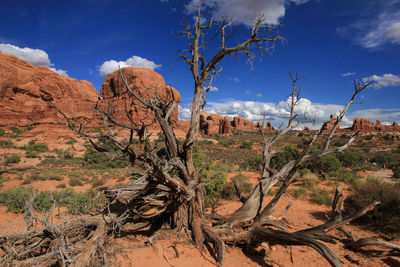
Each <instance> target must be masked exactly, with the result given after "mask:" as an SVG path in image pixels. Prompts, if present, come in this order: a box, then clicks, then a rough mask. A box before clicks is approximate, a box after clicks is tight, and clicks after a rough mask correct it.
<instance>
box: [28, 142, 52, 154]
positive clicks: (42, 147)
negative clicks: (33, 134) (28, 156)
mask: <svg viewBox="0 0 400 267" xmlns="http://www.w3.org/2000/svg"><path fill="white" fill-rule="evenodd" d="M24 148H25V150H26V151H35V152H47V151H49V148H48V147H47V145H46V144H40V143H38V144H36V143H35V141H33V140H32V141H30V142H29V143H28V145H27V146H25V147H24Z"/></svg>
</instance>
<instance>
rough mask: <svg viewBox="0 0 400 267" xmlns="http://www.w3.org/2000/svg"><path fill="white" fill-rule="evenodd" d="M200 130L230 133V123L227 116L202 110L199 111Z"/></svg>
mask: <svg viewBox="0 0 400 267" xmlns="http://www.w3.org/2000/svg"><path fill="white" fill-rule="evenodd" d="M200 130H201V131H202V132H203V133H205V134H230V133H232V125H231V121H230V119H229V118H228V117H226V116H225V117H222V116H220V115H218V114H209V113H207V112H206V111H204V110H203V111H201V112H200Z"/></svg>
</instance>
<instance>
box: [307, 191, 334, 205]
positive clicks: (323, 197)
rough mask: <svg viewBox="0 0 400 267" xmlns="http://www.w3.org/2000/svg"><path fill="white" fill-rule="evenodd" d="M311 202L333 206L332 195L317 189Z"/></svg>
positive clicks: (313, 192) (312, 195)
mask: <svg viewBox="0 0 400 267" xmlns="http://www.w3.org/2000/svg"><path fill="white" fill-rule="evenodd" d="M311 200H312V201H313V202H315V203H317V204H319V205H331V204H332V194H331V192H329V191H328V190H325V189H320V188H315V189H314V190H313V191H312V194H311Z"/></svg>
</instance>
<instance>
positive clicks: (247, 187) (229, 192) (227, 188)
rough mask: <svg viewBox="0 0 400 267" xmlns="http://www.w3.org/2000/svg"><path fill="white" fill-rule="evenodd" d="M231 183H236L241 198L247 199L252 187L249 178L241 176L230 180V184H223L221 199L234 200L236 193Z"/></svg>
mask: <svg viewBox="0 0 400 267" xmlns="http://www.w3.org/2000/svg"><path fill="white" fill-rule="evenodd" d="M233 181H236V185H237V187H238V190H239V192H240V193H241V194H242V196H243V198H247V197H248V196H249V194H250V192H251V190H252V189H253V185H252V184H251V183H250V180H249V177H247V176H246V175H243V174H238V175H236V176H235V177H233V178H232V182H229V183H225V184H224V187H223V189H222V193H221V197H222V198H225V199H236V198H237V193H236V190H235V187H234V183H233Z"/></svg>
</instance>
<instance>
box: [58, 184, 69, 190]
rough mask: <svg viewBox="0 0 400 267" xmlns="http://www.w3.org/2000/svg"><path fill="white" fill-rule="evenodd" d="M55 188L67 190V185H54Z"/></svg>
mask: <svg viewBox="0 0 400 267" xmlns="http://www.w3.org/2000/svg"><path fill="white" fill-rule="evenodd" d="M56 188H62V189H64V188H67V185H66V184H58V185H56Z"/></svg>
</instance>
